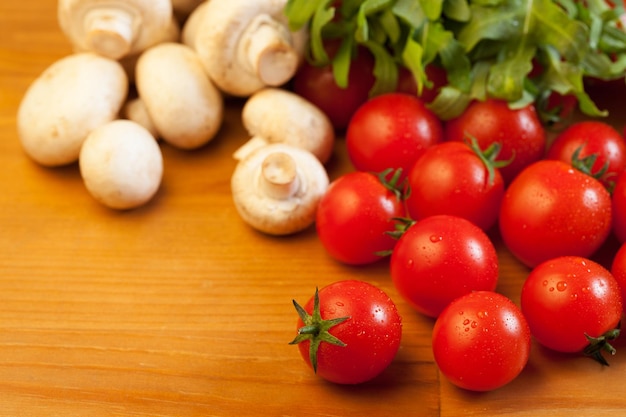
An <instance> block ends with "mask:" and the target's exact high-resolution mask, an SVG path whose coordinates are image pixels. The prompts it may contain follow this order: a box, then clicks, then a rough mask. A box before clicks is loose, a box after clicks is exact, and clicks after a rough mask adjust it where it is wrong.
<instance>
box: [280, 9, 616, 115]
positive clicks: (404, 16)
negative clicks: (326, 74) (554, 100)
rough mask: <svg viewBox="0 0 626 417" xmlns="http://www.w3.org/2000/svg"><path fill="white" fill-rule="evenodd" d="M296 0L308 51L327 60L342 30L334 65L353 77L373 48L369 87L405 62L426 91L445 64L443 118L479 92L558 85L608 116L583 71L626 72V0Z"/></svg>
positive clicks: (518, 94) (387, 86)
mask: <svg viewBox="0 0 626 417" xmlns="http://www.w3.org/2000/svg"><path fill="white" fill-rule="evenodd" d="M337 4H338V3H337V2H336V1H335V0H288V1H287V4H286V6H285V9H284V11H285V15H286V16H287V18H288V21H289V25H290V28H291V29H292V30H298V29H301V28H304V27H307V25H308V30H309V35H310V40H309V48H308V54H307V58H308V59H310V60H311V62H314V63H315V64H317V65H325V64H328V63H329V57H328V55H327V54H326V51H325V49H324V41H325V40H327V39H331V38H335V39H341V46H340V47H339V50H338V52H337V53H336V55H335V56H334V57H333V60H332V63H331V64H332V65H333V73H334V76H335V79H336V81H337V83H338V85H340V86H343V87H345V86H346V85H347V82H348V71H349V69H350V63H351V60H352V59H353V57H354V54H355V52H356V50H357V48H358V47H359V46H363V47H365V48H367V49H368V50H369V51H370V52H371V53H372V54H373V56H374V58H375V68H374V75H375V77H376V83H375V85H374V87H373V89H372V91H370V95H377V94H382V93H385V92H389V91H393V90H394V89H395V88H396V84H397V77H398V67H399V66H404V67H406V68H407V69H408V70H409V71H410V72H411V74H412V76H413V78H414V79H415V81H416V84H417V87H418V93H421V91H422V90H423V88H424V86H429V85H430V82H429V80H428V77H427V75H426V72H425V68H426V66H427V65H431V64H436V65H441V66H442V67H443V68H444V69H445V71H446V75H447V78H448V85H447V86H445V87H444V88H443V89H441V91H440V93H439V95H438V96H437V97H436V99H435V101H434V102H433V103H431V104H430V107H431V109H433V111H435V113H437V115H438V116H439V117H441V118H442V119H448V118H451V117H454V115H458V114H460V112H462V111H463V110H464V108H465V106H467V105H468V104H469V102H471V100H484V99H486V98H487V97H496V98H501V99H504V100H507V101H508V102H509V105H510V106H511V107H515V108H517V107H521V106H524V105H527V104H530V103H532V102H533V101H537V100H540V99H544V98H545V97H547V96H548V95H549V94H550V93H551V92H553V91H554V92H557V93H559V94H563V95H566V94H573V95H575V96H576V97H577V98H578V100H579V106H580V109H581V110H582V111H583V112H584V113H586V114H588V115H591V116H604V115H606V112H605V111H602V110H600V109H598V108H597V106H596V105H595V104H594V103H593V101H592V100H591V98H590V97H589V95H588V94H587V92H586V91H585V84H584V82H583V80H584V79H585V77H590V76H591V77H597V78H599V79H603V80H613V79H618V78H624V77H625V74H626V32H625V31H624V30H623V29H622V27H621V23H619V16H620V15H621V14H623V13H624V6H623V5H622V3H621V2H616V4H615V5H614V6H610V5H609V4H607V2H606V1H605V0H586V1H584V2H583V1H579V0H342V1H341V2H339V4H340V5H339V6H337Z"/></svg>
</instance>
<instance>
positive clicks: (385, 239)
mask: <svg viewBox="0 0 626 417" xmlns="http://www.w3.org/2000/svg"><path fill="white" fill-rule="evenodd" d="M390 182H391V184H389V181H387V185H386V180H383V179H381V178H380V176H377V175H374V174H372V173H369V172H351V173H348V174H345V175H343V176H341V177H339V178H337V179H336V180H334V181H333V182H332V183H331V184H330V186H329V187H328V189H327V190H326V193H325V194H324V196H322V198H321V200H320V202H319V204H318V208H317V214H316V222H315V224H316V228H317V234H318V236H319V239H320V241H321V243H322V245H323V246H324V248H325V249H326V251H327V252H328V253H329V254H330V255H331V256H332V257H333V258H335V259H337V260H338V261H341V262H343V263H346V264H352V265H363V264H368V263H372V262H375V261H377V260H379V259H381V258H382V257H383V255H381V254H380V252H386V251H390V250H392V249H393V247H394V246H395V244H396V240H395V239H394V238H392V237H391V236H389V234H388V233H387V232H393V231H394V230H395V222H394V220H393V218H396V217H404V215H405V210H404V202H403V197H402V195H400V193H399V190H395V189H394V187H395V186H396V185H397V183H396V182H395V181H394V179H393V177H392V178H391V181H390Z"/></svg>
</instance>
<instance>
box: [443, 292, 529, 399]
mask: <svg viewBox="0 0 626 417" xmlns="http://www.w3.org/2000/svg"><path fill="white" fill-rule="evenodd" d="M432 346H433V354H434V357H435V361H436V362H437V366H438V367H439V369H440V370H441V372H442V373H443V375H445V376H446V378H447V379H448V380H449V381H450V382H452V383H453V384H454V385H456V386H458V387H461V388H465V389H468V390H472V391H491V390H494V389H497V388H500V387H502V386H504V385H506V384H508V383H509V382H511V381H513V380H514V379H515V378H516V377H517V376H518V375H519V374H520V373H521V372H522V370H523V369H524V367H525V366H526V364H527V363H528V358H529V356H530V347H531V343H530V330H529V328H528V324H527V323H526V320H525V318H524V316H523V315H522V312H521V311H520V309H519V308H518V307H517V306H516V305H515V304H514V303H513V302H512V301H511V300H510V299H509V298H507V297H505V296H504V295H502V294H499V293H495V292H492V291H476V292H472V293H470V294H467V295H464V296H462V297H460V298H458V299H456V300H454V301H453V302H452V303H450V305H448V306H447V307H446V309H445V310H444V311H443V312H442V313H441V314H440V315H439V317H438V318H437V321H436V322H435V327H434V328H433V336H432Z"/></svg>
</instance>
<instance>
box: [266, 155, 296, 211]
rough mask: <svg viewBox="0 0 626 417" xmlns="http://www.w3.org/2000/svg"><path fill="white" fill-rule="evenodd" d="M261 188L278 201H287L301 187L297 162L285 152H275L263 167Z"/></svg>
mask: <svg viewBox="0 0 626 417" xmlns="http://www.w3.org/2000/svg"><path fill="white" fill-rule="evenodd" d="M259 180H260V186H261V189H262V190H263V192H264V193H265V194H266V195H267V196H269V197H271V198H273V199H276V200H286V199H288V198H290V197H291V196H293V195H294V194H295V193H296V192H297V191H298V188H299V187H300V181H299V179H298V172H297V168H296V162H295V161H294V159H293V158H292V157H291V156H290V155H289V154H287V153H285V152H274V153H271V154H269V155H267V156H266V157H265V159H264V160H263V163H262V165H261V177H260V179H259Z"/></svg>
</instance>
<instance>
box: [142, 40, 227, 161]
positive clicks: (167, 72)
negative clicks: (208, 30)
mask: <svg viewBox="0 0 626 417" xmlns="http://www.w3.org/2000/svg"><path fill="white" fill-rule="evenodd" d="M135 82H136V85H137V91H138V93H139V97H140V98H141V99H142V100H143V102H144V103H145V106H146V108H147V110H148V113H149V114H150V117H151V119H152V121H153V122H154V125H155V127H156V129H157V131H158V132H159V133H160V135H161V138H162V139H163V140H165V141H166V142H168V143H170V144H171V145H173V146H175V147H178V148H181V149H195V148H198V147H200V146H202V145H204V144H206V143H208V142H209V141H210V140H211V139H213V137H215V135H216V133H217V132H218V130H219V128H220V127H221V124H222V121H223V113H224V100H223V97H222V95H221V93H220V91H219V90H218V89H217V88H216V87H215V86H214V85H213V83H212V82H211V80H210V79H209V77H208V75H207V74H206V72H205V71H204V68H203V67H202V64H201V63H200V60H199V59H198V56H197V55H196V53H195V52H194V51H193V50H192V49H191V48H189V47H188V46H185V45H183V44H180V43H162V44H159V45H156V46H153V47H152V48H149V49H148V50H146V51H145V52H144V53H143V54H142V56H141V57H140V58H139V61H138V62H137V68H136V80H135Z"/></svg>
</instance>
